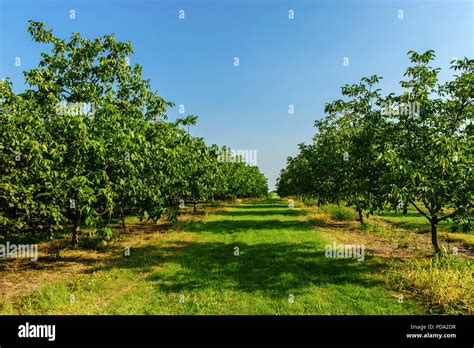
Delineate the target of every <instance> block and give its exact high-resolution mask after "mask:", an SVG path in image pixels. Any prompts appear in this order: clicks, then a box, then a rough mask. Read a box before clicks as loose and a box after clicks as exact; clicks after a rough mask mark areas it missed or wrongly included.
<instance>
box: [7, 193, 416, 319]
mask: <svg viewBox="0 0 474 348" xmlns="http://www.w3.org/2000/svg"><path fill="white" fill-rule="evenodd" d="M182 225H183V228H184V230H182V231H175V232H169V233H165V234H161V235H160V236H159V238H154V237H151V236H147V237H145V238H144V237H143V235H142V236H141V237H140V238H141V239H140V240H136V241H134V244H133V245H132V246H131V255H130V257H129V258H124V257H117V258H116V259H115V260H114V261H113V262H110V263H108V264H107V265H105V266H102V267H100V268H98V269H96V270H95V272H93V273H90V274H86V275H83V276H81V277H79V278H78V279H76V280H74V281H72V282H64V283H56V284H53V285H49V286H46V287H44V288H43V289H42V290H41V291H37V292H36V293H34V294H33V295H31V296H28V297H27V298H25V299H24V300H23V306H22V308H21V309H19V310H18V309H17V310H15V312H20V313H31V314H34V313H49V314H53V313H54V314H419V313H422V309H421V308H420V306H418V305H416V304H415V303H413V302H411V301H409V300H405V301H404V302H402V303H399V302H398V300H397V297H396V294H395V293H393V292H391V291H390V289H388V288H387V286H386V285H385V283H384V282H383V279H382V278H381V275H380V271H381V267H382V266H381V264H380V263H378V262H377V261H376V260H375V259H372V258H370V257H369V258H366V259H365V260H364V261H362V262H359V261H357V260H356V259H341V258H327V257H325V255H324V250H325V249H324V247H325V245H326V244H328V243H331V242H332V241H328V240H324V239H323V238H322V237H321V236H320V235H319V234H318V232H317V227H316V228H315V227H314V226H312V225H311V224H310V223H308V222H305V221H304V219H303V218H302V215H301V211H299V210H298V209H289V208H288V207H287V205H286V203H285V202H283V201H281V200H276V199H274V200H265V201H256V202H253V203H246V204H238V205H232V206H228V207H226V208H225V209H223V210H221V211H219V212H217V213H216V214H211V215H207V216H206V217H205V218H204V219H203V220H202V221H200V222H193V223H189V224H186V223H182ZM237 254H238V255H237Z"/></svg>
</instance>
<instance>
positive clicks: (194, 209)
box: [193, 202, 197, 212]
mask: <svg viewBox="0 0 474 348" xmlns="http://www.w3.org/2000/svg"><path fill="white" fill-rule="evenodd" d="M196 211H197V209H196V202H194V208H193V212H196Z"/></svg>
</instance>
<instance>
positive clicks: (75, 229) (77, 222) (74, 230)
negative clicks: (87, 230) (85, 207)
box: [72, 209, 82, 246]
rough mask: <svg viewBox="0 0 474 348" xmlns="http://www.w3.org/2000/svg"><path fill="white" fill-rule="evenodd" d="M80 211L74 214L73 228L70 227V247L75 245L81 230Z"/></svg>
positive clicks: (77, 210)
mask: <svg viewBox="0 0 474 348" xmlns="http://www.w3.org/2000/svg"><path fill="white" fill-rule="evenodd" d="M81 215H82V214H81V211H80V210H79V209H76V211H75V213H74V226H73V227H72V245H73V246H75V245H77V236H78V235H79V230H80V228H81Z"/></svg>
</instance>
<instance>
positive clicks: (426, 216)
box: [409, 200, 432, 222]
mask: <svg viewBox="0 0 474 348" xmlns="http://www.w3.org/2000/svg"><path fill="white" fill-rule="evenodd" d="M409 202H410V203H411V204H412V205H413V206H414V207H415V209H416V210H418V212H419V213H420V214H421V215H423V216H424V217H425V218H427V219H428V221H429V222H431V221H432V220H431V218H430V217H429V216H428V215H427V214H426V213H425V212H424V211H423V210H421V209H420V208H418V207H417V205H416V204H415V202H413V201H411V200H409Z"/></svg>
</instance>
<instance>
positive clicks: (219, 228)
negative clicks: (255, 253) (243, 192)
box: [185, 219, 310, 234]
mask: <svg viewBox="0 0 474 348" xmlns="http://www.w3.org/2000/svg"><path fill="white" fill-rule="evenodd" d="M185 228H186V230H187V231H189V232H212V233H214V234H220V233H238V232H245V231H255V230H275V231H277V230H301V231H307V230H308V229H309V228H310V227H309V225H308V226H305V225H304V224H302V223H301V221H281V220H277V219H272V220H261V221H259V220H250V219H249V220H217V221H206V222H194V223H190V224H187V226H186V227H185Z"/></svg>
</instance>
